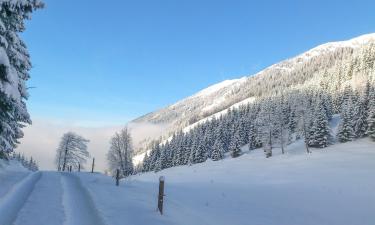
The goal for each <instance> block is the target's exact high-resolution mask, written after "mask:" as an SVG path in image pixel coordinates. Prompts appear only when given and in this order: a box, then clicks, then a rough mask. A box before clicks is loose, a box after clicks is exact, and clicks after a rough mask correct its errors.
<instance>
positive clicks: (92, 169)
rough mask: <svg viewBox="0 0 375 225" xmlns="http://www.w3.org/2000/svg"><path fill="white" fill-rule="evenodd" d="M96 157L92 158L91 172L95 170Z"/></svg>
mask: <svg viewBox="0 0 375 225" xmlns="http://www.w3.org/2000/svg"><path fill="white" fill-rule="evenodd" d="M94 166H95V158H92V165H91V173H93V172H94Z"/></svg>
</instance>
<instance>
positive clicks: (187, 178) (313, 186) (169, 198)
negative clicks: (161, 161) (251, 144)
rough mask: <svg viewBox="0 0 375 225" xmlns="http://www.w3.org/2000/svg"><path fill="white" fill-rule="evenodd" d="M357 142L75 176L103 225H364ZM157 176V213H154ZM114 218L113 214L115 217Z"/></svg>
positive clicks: (368, 189)
mask: <svg viewBox="0 0 375 225" xmlns="http://www.w3.org/2000/svg"><path fill="white" fill-rule="evenodd" d="M374 146H375V145H374V142H372V141H370V140H369V139H363V140H359V141H356V142H350V143H346V144H337V145H334V146H330V147H328V148H325V149H313V153H312V154H306V153H305V149H304V144H303V142H302V141H299V142H296V143H294V144H292V145H290V146H288V148H287V153H286V154H285V155H282V154H281V150H280V149H276V150H275V151H274V156H273V157H271V158H269V159H266V158H265V157H264V152H263V150H261V149H259V150H254V151H251V152H248V151H247V150H246V148H244V149H243V150H244V151H245V153H244V154H243V155H242V156H241V157H239V158H236V159H232V158H227V159H225V160H222V161H218V162H213V161H208V162H206V163H202V164H196V165H193V166H181V167H174V168H170V169H167V170H163V171H161V172H158V173H147V174H143V175H135V176H132V177H130V178H127V179H125V180H123V181H122V182H121V184H120V187H116V186H115V185H114V184H115V181H114V179H112V178H110V177H103V176H102V175H100V174H95V175H91V174H80V175H79V176H80V178H81V180H82V181H83V185H84V186H85V187H87V188H88V190H89V192H90V193H91V196H92V199H93V201H94V203H95V204H96V205H97V207H98V209H99V212H101V213H102V215H103V218H104V219H105V222H106V223H107V224H115V225H117V224H118V225H120V224H123V223H125V222H127V223H128V224H134V225H137V224H181V225H184V224H186V225H191V224H196V225H199V224H215V225H216V224H223V225H227V224H241V225H243V224H267V225H273V224H274V225H300V224H304V225H310V224H311V225H316V224H319V225H352V224H361V225H372V224H373V221H375V215H374V214H373V212H374V210H375V194H374V193H373V190H374V188H375V179H374V178H375V175H374V174H373V170H374V169H375V165H374V163H373V162H374V160H375V148H374ZM160 176H164V177H165V182H166V183H165V185H166V186H165V188H166V189H165V193H166V197H165V214H164V215H163V216H160V215H158V213H157V212H156V206H157V193H158V180H159V177H160ZM119 212H121V213H119Z"/></svg>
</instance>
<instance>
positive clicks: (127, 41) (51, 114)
mask: <svg viewBox="0 0 375 225" xmlns="http://www.w3.org/2000/svg"><path fill="white" fill-rule="evenodd" d="M44 1H45V3H46V8H45V9H43V10H40V11H38V12H36V13H35V14H34V15H33V19H32V20H31V21H29V22H28V23H27V30H26V32H24V33H23V34H22V36H23V38H24V40H25V42H26V44H27V45H28V48H29V51H30V54H31V57H32V62H33V65H34V68H33V69H32V71H31V76H32V79H31V80H30V81H29V86H32V87H36V88H33V89H31V90H30V95H31V97H30V100H29V101H28V107H29V111H30V113H31V116H32V117H33V118H42V119H48V120H54V121H60V122H62V123H71V124H80V125H82V124H86V125H87V124H89V125H100V126H101V125H115V124H124V123H125V122H127V121H128V120H130V119H133V118H136V117H137V116H140V115H143V114H145V113H147V112H150V111H153V110H155V109H158V108H162V107H164V106H166V105H169V104H171V103H174V102H175V101H177V100H179V99H181V98H184V97H187V96H189V95H191V94H194V93H195V92H197V91H199V90H200V89H202V88H205V87H207V86H208V85H210V84H214V83H216V82H220V81H222V80H225V79H232V78H238V77H241V76H244V75H250V74H253V73H255V72H257V71H259V70H261V69H262V68H265V67H267V66H269V65H270V64H273V63H276V62H278V61H280V60H283V59H285V58H288V57H292V56H294V55H296V54H299V53H302V52H303V51H306V50H308V49H310V48H312V47H314V46H316V45H318V44H321V43H325V42H328V41H335V40H345V39H350V38H352V37H355V36H359V35H361V34H365V33H371V32H375V13H374V11H373V10H374V8H375V2H374V1H360V0H357V1H327V0H325V1H323V0H316V1H307V0H306V1H304V0H302V1H301V0H299V1H297V0H296V1H287V0H284V1H276V0H274V1H270V0H265V1H258V2H255V1H250V0H248V1H246V0H245V1H234V0H231V1H229V0H228V1H220V0H215V1H208V0H189V1H187V0H186V1H178V0H149V1H145V0H133V1H127V0H106V1H98V0H44Z"/></svg>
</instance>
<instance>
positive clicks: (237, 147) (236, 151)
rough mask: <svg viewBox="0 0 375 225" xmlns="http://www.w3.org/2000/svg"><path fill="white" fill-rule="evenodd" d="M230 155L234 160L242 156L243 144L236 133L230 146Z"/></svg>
mask: <svg viewBox="0 0 375 225" xmlns="http://www.w3.org/2000/svg"><path fill="white" fill-rule="evenodd" d="M229 150H230V155H231V156H232V158H237V157H238V156H240V155H241V142H240V134H239V132H236V133H235V134H234V136H233V138H232V142H231V143H230V145H229Z"/></svg>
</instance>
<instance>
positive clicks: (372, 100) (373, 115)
mask: <svg viewBox="0 0 375 225" xmlns="http://www.w3.org/2000/svg"><path fill="white" fill-rule="evenodd" d="M367 124H368V127H367V131H366V134H367V135H368V136H369V137H371V138H372V139H373V140H374V141H375V88H374V87H373V88H372V89H371V91H370V94H369V104H368V118H367Z"/></svg>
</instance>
